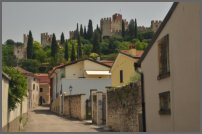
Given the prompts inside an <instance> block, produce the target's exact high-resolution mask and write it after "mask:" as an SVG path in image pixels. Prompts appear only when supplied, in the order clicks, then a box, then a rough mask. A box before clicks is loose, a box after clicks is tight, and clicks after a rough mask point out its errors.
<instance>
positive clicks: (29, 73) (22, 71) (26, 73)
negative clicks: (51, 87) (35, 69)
mask: <svg viewBox="0 0 202 134" xmlns="http://www.w3.org/2000/svg"><path fill="white" fill-rule="evenodd" d="M14 68H15V69H17V70H18V71H19V72H20V73H22V74H24V75H30V76H33V77H35V78H37V79H39V77H37V76H36V75H35V74H33V73H32V72H29V71H27V70H25V69H23V68H21V67H19V66H17V67H14Z"/></svg>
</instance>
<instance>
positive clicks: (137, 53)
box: [120, 50, 144, 57]
mask: <svg viewBox="0 0 202 134" xmlns="http://www.w3.org/2000/svg"><path fill="white" fill-rule="evenodd" d="M120 52H122V53H124V54H126V55H130V56H132V55H131V54H130V50H121V51H120ZM143 53H144V51H143V50H136V55H135V56H133V57H141V56H142V54H143Z"/></svg>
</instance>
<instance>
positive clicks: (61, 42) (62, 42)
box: [60, 32, 65, 45]
mask: <svg viewBox="0 0 202 134" xmlns="http://www.w3.org/2000/svg"><path fill="white" fill-rule="evenodd" d="M64 43H65V36H64V33H63V32H62V34H61V37H60V44H62V45H64Z"/></svg>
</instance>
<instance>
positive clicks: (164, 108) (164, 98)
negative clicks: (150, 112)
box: [159, 91, 171, 114]
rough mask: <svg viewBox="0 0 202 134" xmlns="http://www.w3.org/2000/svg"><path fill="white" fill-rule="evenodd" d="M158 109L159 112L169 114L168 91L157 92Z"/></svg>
mask: <svg viewBox="0 0 202 134" xmlns="http://www.w3.org/2000/svg"><path fill="white" fill-rule="evenodd" d="M159 99H160V110H159V114H171V110H170V91H167V92H163V93H160V94H159Z"/></svg>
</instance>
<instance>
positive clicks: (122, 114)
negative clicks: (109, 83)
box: [106, 82, 142, 132]
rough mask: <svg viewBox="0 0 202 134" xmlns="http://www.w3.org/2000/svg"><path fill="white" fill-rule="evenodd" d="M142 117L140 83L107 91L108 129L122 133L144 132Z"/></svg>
mask: <svg viewBox="0 0 202 134" xmlns="http://www.w3.org/2000/svg"><path fill="white" fill-rule="evenodd" d="M141 115H142V105H141V84H140V82H138V83H131V84H129V85H126V86H124V87H120V88H116V89H110V90H109V91H107V119H106V123H107V127H110V128H112V129H113V130H114V131H121V132H138V131H142V130H141V129H142V123H141V122H142V118H141ZM139 122H140V123H139Z"/></svg>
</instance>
